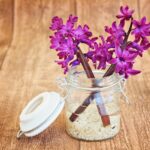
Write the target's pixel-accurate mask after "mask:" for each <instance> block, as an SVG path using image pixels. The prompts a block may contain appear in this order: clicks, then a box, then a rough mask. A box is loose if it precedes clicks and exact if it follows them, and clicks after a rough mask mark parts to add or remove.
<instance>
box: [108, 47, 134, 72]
mask: <svg viewBox="0 0 150 150" xmlns="http://www.w3.org/2000/svg"><path fill="white" fill-rule="evenodd" d="M115 54H116V58H113V59H111V60H110V64H115V65H116V67H115V72H116V73H120V72H121V73H122V71H124V70H126V69H127V68H129V67H130V64H133V63H134V59H135V58H136V57H137V54H136V53H130V52H129V51H127V50H121V48H120V47H118V48H116V50H115Z"/></svg>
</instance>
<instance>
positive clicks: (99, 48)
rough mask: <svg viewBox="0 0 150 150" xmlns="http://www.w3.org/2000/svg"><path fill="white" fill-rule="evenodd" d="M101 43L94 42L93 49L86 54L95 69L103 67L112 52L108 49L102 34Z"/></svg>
mask: <svg viewBox="0 0 150 150" xmlns="http://www.w3.org/2000/svg"><path fill="white" fill-rule="evenodd" d="M100 38H101V41H102V43H100V44H98V43H97V42H95V43H94V48H93V50H91V51H89V52H88V53H87V54H86V55H87V57H88V58H89V59H91V60H92V62H93V63H94V65H96V66H95V67H96V68H97V69H105V68H106V63H107V62H108V61H109V60H110V59H111V58H112V52H111V51H108V49H109V48H110V44H109V43H107V41H105V39H104V37H103V36H100Z"/></svg>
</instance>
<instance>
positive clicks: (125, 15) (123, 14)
mask: <svg viewBox="0 0 150 150" xmlns="http://www.w3.org/2000/svg"><path fill="white" fill-rule="evenodd" d="M133 13H134V10H132V9H129V7H128V6H121V7H120V14H119V15H117V16H116V17H117V18H118V19H121V22H120V24H121V26H122V27H123V26H124V24H125V20H129V19H131V18H132V14H133Z"/></svg>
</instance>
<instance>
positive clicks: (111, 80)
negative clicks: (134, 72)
mask: <svg viewBox="0 0 150 150" xmlns="http://www.w3.org/2000/svg"><path fill="white" fill-rule="evenodd" d="M92 71H93V73H94V74H97V73H98V74H101V76H102V75H103V74H104V70H92ZM79 74H80V75H81V74H84V75H86V73H85V71H84V70H82V71H77V70H76V68H72V69H71V70H70V71H69V73H68V76H67V82H68V84H69V86H72V87H74V88H77V89H80V90H87V91H104V90H107V89H108V88H111V87H113V86H114V85H116V84H119V83H120V81H122V80H124V77H123V76H120V75H119V74H117V73H113V74H112V75H111V76H108V77H104V78H102V77H101V78H87V77H86V78H87V79H86V80H88V81H90V83H93V82H94V83H97V82H103V81H104V80H105V81H106V80H107V84H105V85H101V84H99V85H96V86H92V87H91V86H89V85H88V86H87V85H86V86H85V85H83V84H81V82H80V81H77V80H76V75H79Z"/></svg>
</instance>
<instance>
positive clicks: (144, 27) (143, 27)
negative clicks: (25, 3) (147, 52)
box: [132, 17, 150, 39]
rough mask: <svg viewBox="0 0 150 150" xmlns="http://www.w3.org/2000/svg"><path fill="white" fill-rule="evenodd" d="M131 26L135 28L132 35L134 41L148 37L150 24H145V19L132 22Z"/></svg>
mask: <svg viewBox="0 0 150 150" xmlns="http://www.w3.org/2000/svg"><path fill="white" fill-rule="evenodd" d="M133 26H134V27H135V28H134V29H133V31H132V34H134V35H135V37H136V39H139V38H141V37H146V36H150V23H146V17H143V18H142V19H141V20H140V21H137V20H133Z"/></svg>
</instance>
